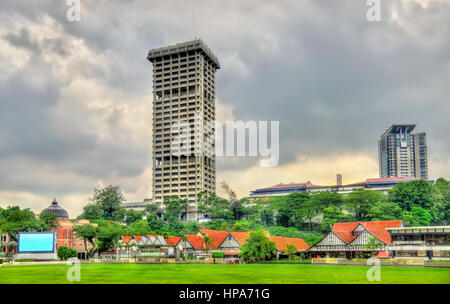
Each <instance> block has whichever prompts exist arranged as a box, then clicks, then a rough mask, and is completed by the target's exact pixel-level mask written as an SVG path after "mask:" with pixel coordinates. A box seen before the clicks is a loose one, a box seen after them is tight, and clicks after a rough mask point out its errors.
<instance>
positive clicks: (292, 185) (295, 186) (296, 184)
mask: <svg viewBox="0 0 450 304" xmlns="http://www.w3.org/2000/svg"><path fill="white" fill-rule="evenodd" d="M297 187H306V188H322V187H324V186H319V185H313V184H311V182H309V181H308V182H306V183H290V184H283V183H281V184H278V185H275V186H271V187H267V188H261V189H258V190H268V189H283V188H297Z"/></svg>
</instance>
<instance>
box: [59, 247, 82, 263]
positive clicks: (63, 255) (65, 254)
mask: <svg viewBox="0 0 450 304" xmlns="http://www.w3.org/2000/svg"><path fill="white" fill-rule="evenodd" d="M57 254H58V257H59V258H60V259H61V260H63V261H67V260H68V259H70V258H76V257H77V255H78V253H77V251H76V250H75V249H72V248H69V247H66V246H61V247H58V250H57Z"/></svg>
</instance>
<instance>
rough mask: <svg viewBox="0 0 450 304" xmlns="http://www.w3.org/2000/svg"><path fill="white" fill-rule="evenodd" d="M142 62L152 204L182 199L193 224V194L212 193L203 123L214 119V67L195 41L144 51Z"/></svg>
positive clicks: (210, 141)
mask: <svg viewBox="0 0 450 304" xmlns="http://www.w3.org/2000/svg"><path fill="white" fill-rule="evenodd" d="M147 59H148V60H150V61H151V62H152V63H153V152H152V153H153V202H154V203H155V204H157V205H160V206H162V204H161V203H162V202H163V200H164V197H165V196H171V195H177V196H179V197H180V198H182V199H187V200H188V204H189V205H188V208H187V210H185V212H184V213H183V215H182V219H183V220H187V221H196V220H197V219H198V217H199V215H200V214H199V212H198V209H197V193H198V192H200V191H204V192H206V193H212V192H215V189H216V169H215V156H214V153H211V152H212V151H214V149H215V142H214V135H213V136H211V134H214V126H213V125H212V127H211V125H210V124H208V122H211V121H214V120H215V92H216V89H215V84H216V79H215V73H216V70H217V69H219V68H220V64H219V61H218V59H217V58H216V56H215V55H214V54H213V52H212V51H211V50H210V49H209V48H208V47H207V46H206V44H205V43H204V42H203V41H202V40H200V39H196V40H193V41H188V42H184V43H179V44H176V45H171V46H167V47H162V48H158V49H153V50H150V51H149V53H148V56H147ZM199 151H200V152H199ZM205 151H206V152H205ZM208 152H209V153H208Z"/></svg>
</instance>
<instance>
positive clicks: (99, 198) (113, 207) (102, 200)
mask: <svg viewBox="0 0 450 304" xmlns="http://www.w3.org/2000/svg"><path fill="white" fill-rule="evenodd" d="M90 200H91V201H92V202H93V203H94V204H95V205H97V206H98V208H99V209H100V213H101V218H103V219H105V220H112V221H118V222H121V221H123V219H124V215H125V208H123V207H122V206H121V204H122V202H123V201H125V198H124V196H123V194H122V191H121V190H120V187H119V186H112V185H109V186H106V187H105V188H103V189H94V194H93V196H92V197H91V198H90ZM93 211H95V210H93Z"/></svg>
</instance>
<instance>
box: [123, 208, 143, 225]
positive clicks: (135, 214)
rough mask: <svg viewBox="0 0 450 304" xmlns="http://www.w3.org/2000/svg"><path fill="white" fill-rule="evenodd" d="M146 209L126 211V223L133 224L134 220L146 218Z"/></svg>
mask: <svg viewBox="0 0 450 304" xmlns="http://www.w3.org/2000/svg"><path fill="white" fill-rule="evenodd" d="M144 215H145V212H144V211H136V210H131V209H130V210H127V211H126V212H125V223H126V224H127V225H132V224H133V223H134V222H136V221H139V220H142V219H143V218H144Z"/></svg>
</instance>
